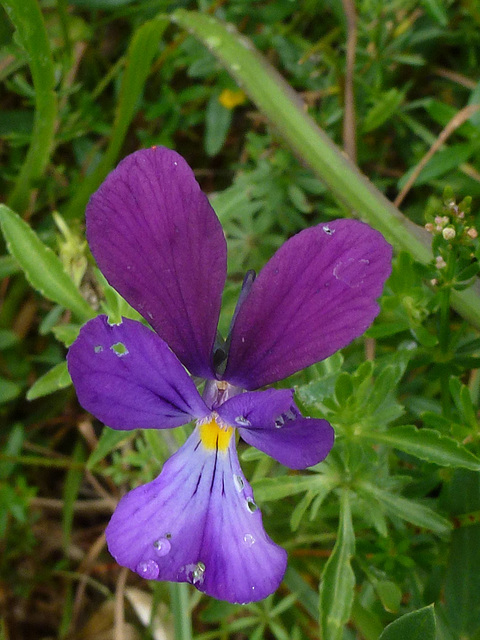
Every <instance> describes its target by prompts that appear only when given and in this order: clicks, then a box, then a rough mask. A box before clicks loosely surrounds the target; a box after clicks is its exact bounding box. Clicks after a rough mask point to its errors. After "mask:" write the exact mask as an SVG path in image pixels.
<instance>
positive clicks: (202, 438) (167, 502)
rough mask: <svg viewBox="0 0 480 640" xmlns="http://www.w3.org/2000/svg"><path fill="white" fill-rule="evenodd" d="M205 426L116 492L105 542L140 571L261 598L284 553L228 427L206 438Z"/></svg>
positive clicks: (243, 598)
mask: <svg viewBox="0 0 480 640" xmlns="http://www.w3.org/2000/svg"><path fill="white" fill-rule="evenodd" d="M207 427H208V428H209V429H210V432H209V435H208V437H207V436H206V435H205V433H204V432H202V427H197V428H196V429H195V431H194V432H193V434H192V435H191V436H190V438H189V439H188V440H187V442H186V443H185V444H184V445H183V447H182V448H181V449H180V450H179V451H178V452H177V453H176V454H175V455H174V456H172V458H170V460H168V461H167V462H166V463H165V465H164V468H163V470H162V472H161V474H160V475H159V476H158V478H156V480H153V481H152V482H150V483H148V484H146V485H144V486H141V487H138V488H137V489H134V490H133V491H131V492H130V493H128V494H127V495H126V496H124V498H122V500H121V501H120V503H119V505H118V507H117V509H116V511H115V513H114V514H113V516H112V519H111V521H110V523H109V525H108V527H107V531H106V535H107V543H108V547H109V550H110V552H111V554H112V555H113V556H114V558H115V559H116V560H117V562H118V563H119V564H121V565H123V566H126V567H129V568H130V569H132V570H133V571H136V572H137V573H138V574H139V575H141V576H142V577H144V578H147V579H152V580H170V581H174V582H190V583H191V584H193V585H194V586H195V587H196V588H197V589H199V590H200V591H202V592H204V593H206V594H208V595H210V596H213V597H215V598H217V599H219V600H227V601H228V602H233V603H246V602H253V601H256V600H261V599H262V598H265V597H266V596H268V595H269V594H271V593H273V591H275V589H277V587H278V586H279V584H280V582H281V580H282V578H283V574H284V572H285V569H286V561H287V554H286V552H285V551H284V550H283V549H282V548H281V547H279V546H277V545H276V544H275V543H274V542H273V541H272V540H271V539H270V538H269V536H268V535H267V534H266V532H265V530H264V528H263V524H262V516H261V514H260V511H259V510H258V509H257V507H256V505H255V502H254V500H253V494H252V490H251V487H250V485H249V484H248V483H247V481H246V479H245V476H244V475H243V473H242V471H241V468H240V465H239V462H238V458H237V454H236V451H235V444H234V437H233V435H232V434H230V433H228V432H227V433H226V432H223V434H221V438H220V439H219V440H218V439H217V441H216V445H212V439H211V428H210V427H209V425H207ZM228 438H229V440H228ZM226 443H227V444H226Z"/></svg>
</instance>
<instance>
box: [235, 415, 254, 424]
mask: <svg viewBox="0 0 480 640" xmlns="http://www.w3.org/2000/svg"><path fill="white" fill-rule="evenodd" d="M235 422H236V423H237V424H239V425H241V426H242V427H250V426H251V424H252V423H251V422H250V420H247V419H246V418H245V416H237V417H236V418H235Z"/></svg>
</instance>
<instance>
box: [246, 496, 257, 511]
mask: <svg viewBox="0 0 480 640" xmlns="http://www.w3.org/2000/svg"><path fill="white" fill-rule="evenodd" d="M247 509H248V510H249V511H250V513H255V511H256V510H257V509H258V507H257V505H256V504H255V501H254V500H253V498H247Z"/></svg>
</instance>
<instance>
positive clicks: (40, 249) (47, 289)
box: [0, 205, 95, 320]
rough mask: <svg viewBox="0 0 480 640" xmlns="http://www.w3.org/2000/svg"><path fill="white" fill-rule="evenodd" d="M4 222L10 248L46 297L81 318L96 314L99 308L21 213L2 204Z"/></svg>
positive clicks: (0, 220) (0, 217)
mask: <svg viewBox="0 0 480 640" xmlns="http://www.w3.org/2000/svg"><path fill="white" fill-rule="evenodd" d="M0 226H1V228H2V231H3V235H4V236H5V240H6V242H7V247H8V250H9V252H10V253H11V254H12V256H14V257H15V259H16V260H17V262H18V264H19V265H20V267H21V268H22V270H23V271H24V273H25V275H26V277H27V280H28V281H29V282H30V284H31V285H32V287H34V288H35V289H36V290H37V291H39V292H40V293H41V294H42V295H43V296H45V298H48V299H49V300H52V301H53V302H56V303H57V304H60V305H62V306H63V307H65V308H67V309H70V310H71V311H72V312H73V313H74V314H75V315H76V316H77V317H78V319H79V320H88V319H89V318H93V316H94V315H95V312H94V311H93V309H91V307H90V306H89V305H88V304H87V302H86V301H85V300H84V299H83V298H82V296H81V294H80V292H79V291H78V289H77V287H76V286H75V284H74V283H73V280H72V279H71V278H70V276H69V275H68V274H67V273H66V271H65V270H64V268H63V265H62V263H61V262H60V259H59V258H58V256H56V255H55V253H53V251H52V250H51V249H50V248H49V247H47V246H46V245H44V244H43V242H42V241H41V240H40V238H39V237H38V236H37V234H36V233H35V232H34V231H33V229H32V228H31V227H30V226H29V225H28V224H27V223H26V222H25V221H24V220H22V218H20V216H19V215H17V214H16V213H15V212H14V211H12V210H11V209H9V208H8V207H6V206H5V205H0Z"/></svg>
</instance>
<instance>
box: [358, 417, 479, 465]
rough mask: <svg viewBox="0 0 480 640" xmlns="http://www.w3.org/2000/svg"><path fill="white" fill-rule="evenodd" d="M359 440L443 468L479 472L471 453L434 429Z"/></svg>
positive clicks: (366, 436) (407, 427)
mask: <svg viewBox="0 0 480 640" xmlns="http://www.w3.org/2000/svg"><path fill="white" fill-rule="evenodd" d="M358 437H359V438H361V439H362V440H368V441H370V442H375V443H378V444H380V443H382V444H388V445H390V446H392V447H394V448H395V449H399V450H400V451H404V452H405V453H409V454H410V455H412V456H416V457H417V458H420V459H421V460H426V461H427V462H433V463H434V464H438V465H441V466H442V467H455V468H458V467H462V468H464V469H471V470H472V471H480V460H479V459H478V458H477V457H476V456H474V455H473V453H470V451H469V450H468V449H466V448H465V447H464V446H463V445H461V444H459V443H458V442H457V441H456V440H454V439H453V438H449V437H448V436H443V435H441V434H440V433H439V432H438V431H435V430H434V429H417V427H415V426H413V425H404V426H401V427H393V428H391V429H389V430H388V431H382V432H380V431H370V432H360V433H358Z"/></svg>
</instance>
